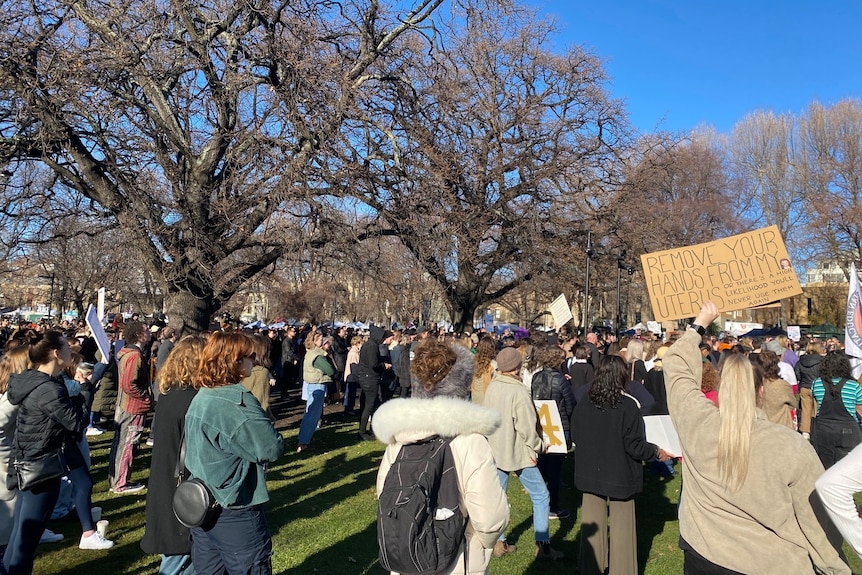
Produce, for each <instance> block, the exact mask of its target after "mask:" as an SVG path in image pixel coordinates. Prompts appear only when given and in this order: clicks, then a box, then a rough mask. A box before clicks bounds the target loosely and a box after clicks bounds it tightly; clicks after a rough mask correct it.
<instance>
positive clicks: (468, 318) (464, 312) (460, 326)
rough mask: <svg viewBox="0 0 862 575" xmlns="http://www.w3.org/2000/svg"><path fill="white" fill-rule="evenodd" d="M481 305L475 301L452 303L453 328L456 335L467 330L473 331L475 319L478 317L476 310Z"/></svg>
mask: <svg viewBox="0 0 862 575" xmlns="http://www.w3.org/2000/svg"><path fill="white" fill-rule="evenodd" d="M478 307H479V304H477V303H475V302H473V301H453V302H452V327H453V329H454V330H455V333H461V332H463V331H464V330H465V329H468V328H469V329H470V331H472V330H473V319H474V318H475V317H476V309H478Z"/></svg>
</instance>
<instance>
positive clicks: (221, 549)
mask: <svg viewBox="0 0 862 575" xmlns="http://www.w3.org/2000/svg"><path fill="white" fill-rule="evenodd" d="M191 534H192V563H194V566H195V572H196V573H197V575H223V574H224V573H227V575H240V574H242V575H272V537H270V534H269V527H267V525H266V518H265V517H264V515H263V508H262V507H261V506H260V505H255V506H254V507H245V508H243V509H225V508H222V510H221V514H220V515H219V518H218V521H216V524H215V525H213V526H212V527H211V528H210V529H209V530H206V531H205V530H203V529H201V528H200V527H195V528H193V529H192V530H191Z"/></svg>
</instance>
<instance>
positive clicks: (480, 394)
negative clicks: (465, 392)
mask: <svg viewBox="0 0 862 575" xmlns="http://www.w3.org/2000/svg"><path fill="white" fill-rule="evenodd" d="M495 357H497V344H496V343H495V342H494V338H493V337H491V336H489V335H483V336H482V339H480V340H479V343H477V344H476V354H475V356H474V358H473V359H474V368H473V383H472V385H471V386H470V399H471V400H472V401H473V403H478V404H480V405H481V404H482V402H483V401H484V400H485V390H486V389H487V388H488V385H489V384H490V383H491V378H492V377H493V376H494V370H495V369H496V368H497V362H496V361H495V360H494V358H495Z"/></svg>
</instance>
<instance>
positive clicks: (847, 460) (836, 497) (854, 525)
mask: <svg viewBox="0 0 862 575" xmlns="http://www.w3.org/2000/svg"><path fill="white" fill-rule="evenodd" d="M814 488H815V489H816V490H817V495H819V496H820V500H821V501H823V506H824V507H825V508H826V512H827V513H829V517H830V519H832V522H833V523H834V524H835V527H837V528H838V531H840V532H841V535H843V536H844V539H845V540H846V541H847V543H849V544H850V547H852V548H853V551H855V552H856V554H857V555H859V557H862V517H859V511H858V509H857V508H856V502H855V501H854V500H853V495H854V494H855V493H859V492H860V491H862V445H857V446H856V447H855V448H854V449H853V451H851V452H850V453H849V454H847V455H846V456H845V457H844V458H843V459H841V461H839V462H838V463H836V464H835V465H833V466H832V467H830V468H829V469H827V470H826V471H825V472H824V473H823V475H821V476H820V477H819V478H818V479H817V481H815V482H814Z"/></svg>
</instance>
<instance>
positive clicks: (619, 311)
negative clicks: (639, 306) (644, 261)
mask: <svg viewBox="0 0 862 575" xmlns="http://www.w3.org/2000/svg"><path fill="white" fill-rule="evenodd" d="M625 258H626V251H625V250H623V251H621V252H620V253H619V255H618V256H617V319H616V322H615V324H614V329H615V330H616V332H617V334H619V333H620V331H621V329H622V304H623V301H622V299H621V297H620V281H621V273H620V272H622V270H624V269H626V265H625V264H624V263H623V260H624V259H625Z"/></svg>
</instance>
